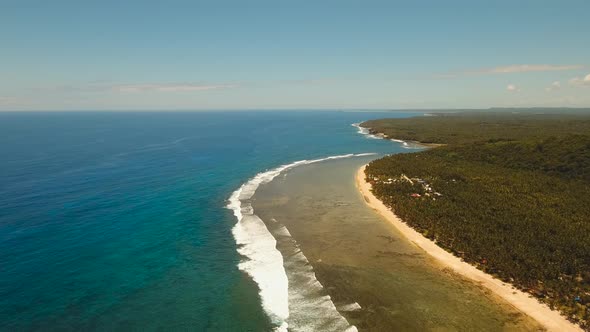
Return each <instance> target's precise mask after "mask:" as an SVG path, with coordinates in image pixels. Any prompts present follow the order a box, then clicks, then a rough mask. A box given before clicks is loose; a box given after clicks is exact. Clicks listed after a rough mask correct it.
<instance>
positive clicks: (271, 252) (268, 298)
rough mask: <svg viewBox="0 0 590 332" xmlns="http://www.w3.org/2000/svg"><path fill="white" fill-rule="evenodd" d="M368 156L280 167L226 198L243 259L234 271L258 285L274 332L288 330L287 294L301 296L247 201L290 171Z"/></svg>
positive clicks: (286, 232) (349, 155) (297, 162)
mask: <svg viewBox="0 0 590 332" xmlns="http://www.w3.org/2000/svg"><path fill="white" fill-rule="evenodd" d="M368 155H373V153H361V154H345V155H338V156H330V157H326V158H320V159H313V160H300V161H296V162H293V163H291V164H286V165H282V166H279V167H276V168H273V169H271V170H268V171H266V172H261V173H258V174H256V176H254V177H253V178H252V179H250V180H248V181H247V182H246V183H244V184H243V185H242V186H241V187H240V188H238V189H237V190H236V191H234V192H233V193H232V195H231V196H230V198H229V201H228V204H227V208H228V209H231V210H232V211H233V213H234V215H235V216H236V218H237V220H238V222H237V223H236V225H235V226H234V227H233V229H232V233H233V235H234V238H235V240H236V243H237V245H238V252H239V253H240V254H241V255H242V256H244V259H243V260H242V261H241V262H240V263H239V265H238V268H239V269H240V270H241V271H244V272H245V273H247V274H248V275H250V276H251V277H252V279H253V280H254V282H256V284H257V285H258V288H259V290H260V298H261V301H262V308H263V309H264V311H265V312H266V313H267V315H268V316H269V318H270V319H271V321H272V323H273V324H274V325H275V326H276V327H275V330H277V331H287V327H288V326H289V325H288V323H287V321H288V318H289V294H290V293H291V296H301V294H294V293H293V292H290V290H289V281H288V279H287V273H286V272H285V268H284V266H283V256H282V255H281V253H280V251H279V250H278V249H277V241H276V239H275V238H274V237H273V235H272V234H271V233H270V231H269V230H268V228H267V227H266V225H265V224H264V222H263V221H262V219H260V218H259V217H258V216H257V215H256V214H254V209H253V208H252V203H251V201H250V200H251V198H252V196H253V195H254V193H255V192H256V189H258V187H259V186H260V185H261V184H264V183H268V182H270V181H272V180H273V179H274V178H275V177H277V176H278V175H279V174H281V173H282V172H284V171H286V170H288V169H291V168H293V167H296V166H300V165H307V164H312V163H317V162H321V161H326V160H333V159H342V158H350V157H360V156H368ZM281 235H284V236H289V237H290V234H289V233H288V230H286V229H284V230H283V233H282V234H281ZM301 256H302V257H301ZM301 256H300V258H301V261H302V262H303V261H304V262H305V263H307V264H309V263H308V262H307V259H305V256H303V254H302V253H301ZM313 279H315V274H313ZM310 282H311V283H317V284H316V285H319V282H317V280H315V281H311V280H310ZM319 287H321V285H319ZM323 300H324V301H329V302H330V304H331V306H332V307H334V304H333V303H332V302H331V300H330V298H329V296H326V297H324V299H323ZM297 302H299V301H297ZM334 308H335V307H334ZM340 318H342V319H343V320H344V318H343V317H341V316H340ZM296 325H297V324H296ZM347 330H349V331H356V328H355V327H354V326H348V328H347Z"/></svg>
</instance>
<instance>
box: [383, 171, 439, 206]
mask: <svg viewBox="0 0 590 332" xmlns="http://www.w3.org/2000/svg"><path fill="white" fill-rule="evenodd" d="M379 180H380V179H379V178H378V177H374V178H373V181H374V182H380V181H379ZM404 181H406V182H409V183H410V184H411V185H414V184H416V183H418V184H420V185H421V186H422V188H423V189H424V194H423V195H422V194H419V193H412V194H410V196H411V197H413V198H421V197H422V196H425V197H430V198H432V200H436V198H437V197H441V196H442V194H441V193H439V192H437V191H435V190H434V189H432V186H431V185H430V184H428V182H426V180H424V179H420V178H409V177H407V176H406V175H405V174H402V175H400V176H399V178H395V179H394V178H389V179H387V180H384V181H381V182H382V183H385V184H393V183H396V182H404Z"/></svg>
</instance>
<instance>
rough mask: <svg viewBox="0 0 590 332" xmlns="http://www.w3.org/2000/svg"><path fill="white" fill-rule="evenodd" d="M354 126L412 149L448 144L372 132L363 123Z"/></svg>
mask: <svg viewBox="0 0 590 332" xmlns="http://www.w3.org/2000/svg"><path fill="white" fill-rule="evenodd" d="M352 126H353V127H355V128H357V129H358V133H359V134H361V135H365V136H366V137H368V138H371V139H385V140H390V141H392V142H397V143H401V144H402V145H403V146H404V148H406V149H412V148H414V149H415V148H419V149H426V148H436V147H439V146H444V145H446V144H441V143H424V142H419V141H413V140H402V139H399V138H393V137H389V136H387V135H386V134H384V133H374V132H371V129H370V128H367V127H363V126H361V123H353V124H352Z"/></svg>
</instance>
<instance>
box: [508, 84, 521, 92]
mask: <svg viewBox="0 0 590 332" xmlns="http://www.w3.org/2000/svg"><path fill="white" fill-rule="evenodd" d="M506 90H508V91H509V92H518V91H520V89H519V88H518V87H517V86H516V85H514V84H508V85H507V86H506Z"/></svg>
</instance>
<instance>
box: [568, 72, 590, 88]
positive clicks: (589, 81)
mask: <svg viewBox="0 0 590 332" xmlns="http://www.w3.org/2000/svg"><path fill="white" fill-rule="evenodd" d="M569 83H570V84H571V85H575V86H583V85H585V86H590V74H588V75H586V76H585V77H583V78H580V77H574V78H572V79H571V80H570V82H569Z"/></svg>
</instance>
